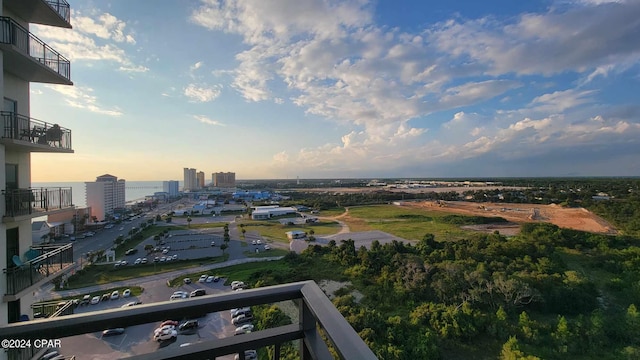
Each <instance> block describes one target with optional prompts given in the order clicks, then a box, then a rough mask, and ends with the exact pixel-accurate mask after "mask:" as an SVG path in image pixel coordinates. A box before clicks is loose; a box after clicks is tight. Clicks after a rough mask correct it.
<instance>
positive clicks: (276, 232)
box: [243, 221, 340, 243]
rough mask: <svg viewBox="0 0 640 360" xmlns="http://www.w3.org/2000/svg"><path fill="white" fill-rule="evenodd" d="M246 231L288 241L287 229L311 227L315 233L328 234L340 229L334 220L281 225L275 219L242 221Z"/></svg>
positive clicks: (308, 228) (307, 228)
mask: <svg viewBox="0 0 640 360" xmlns="http://www.w3.org/2000/svg"><path fill="white" fill-rule="evenodd" d="M243 224H244V228H245V229H246V230H247V231H257V232H259V233H260V235H262V236H265V237H268V238H269V239H271V240H274V241H279V242H285V243H288V242H289V239H287V234H285V233H286V232H287V231H293V230H301V231H306V232H307V233H309V230H311V229H313V231H314V233H315V235H316V236H317V235H330V234H335V233H337V232H338V231H340V224H338V223H337V222H335V221H321V222H318V223H315V224H305V225H282V224H280V223H279V222H275V221H248V222H244V223H243Z"/></svg>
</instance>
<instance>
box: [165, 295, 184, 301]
mask: <svg viewBox="0 0 640 360" xmlns="http://www.w3.org/2000/svg"><path fill="white" fill-rule="evenodd" d="M188 297H189V295H178V294H173V295H171V297H170V298H169V300H170V301H173V300H182V299H186V298H188Z"/></svg>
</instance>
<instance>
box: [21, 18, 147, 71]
mask: <svg viewBox="0 0 640 360" xmlns="http://www.w3.org/2000/svg"><path fill="white" fill-rule="evenodd" d="M72 19H73V29H63V28H56V27H51V26H42V25H36V24H34V25H32V31H33V32H34V33H35V34H36V35H37V36H38V37H39V38H41V39H42V40H44V41H46V42H47V43H48V44H49V45H50V46H51V47H52V48H54V49H55V50H56V51H58V52H59V53H60V54H62V55H63V56H65V57H66V58H68V59H69V60H71V61H72V62H73V61H88V62H92V61H108V62H113V63H115V64H118V65H119V66H118V68H117V69H118V70H120V71H124V72H129V73H144V72H147V71H149V68H148V67H146V66H143V65H139V64H136V63H135V62H134V61H133V60H132V59H131V57H130V56H129V55H128V54H127V52H126V51H125V49H123V48H122V47H121V45H125V46H132V45H135V44H136V41H135V38H134V36H133V34H132V33H131V32H130V31H127V28H126V26H127V24H126V23H125V22H124V21H122V20H119V19H117V18H116V17H115V16H113V15H111V14H109V13H98V12H90V13H89V14H83V13H81V12H79V11H76V10H72Z"/></svg>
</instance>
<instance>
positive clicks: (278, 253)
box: [242, 249, 289, 258]
mask: <svg viewBox="0 0 640 360" xmlns="http://www.w3.org/2000/svg"><path fill="white" fill-rule="evenodd" d="M288 253H289V250H284V249H271V250H260V252H259V253H256V252H255V250H254V251H245V252H243V253H242V254H243V255H244V256H246V257H250V258H263V257H274V256H285V255H287V254H288Z"/></svg>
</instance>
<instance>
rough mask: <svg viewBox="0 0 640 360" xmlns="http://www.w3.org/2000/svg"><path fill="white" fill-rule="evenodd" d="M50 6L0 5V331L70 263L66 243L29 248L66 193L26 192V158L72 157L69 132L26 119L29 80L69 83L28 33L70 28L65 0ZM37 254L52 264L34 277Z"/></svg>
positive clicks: (61, 64)
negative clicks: (37, 220) (35, 27)
mask: <svg viewBox="0 0 640 360" xmlns="http://www.w3.org/2000/svg"><path fill="white" fill-rule="evenodd" d="M50 4H52V2H51V1H45V0H37V1H24V0H2V1H1V4H0V6H2V14H1V15H2V16H0V23H1V24H0V66H2V77H0V89H1V90H0V91H1V92H2V94H0V98H2V99H3V107H2V112H1V113H0V119H1V121H2V127H0V134H1V135H0V136H1V137H0V153H1V154H2V159H3V161H4V166H3V167H2V168H1V170H0V172H2V175H1V176H0V179H2V182H1V183H0V190H2V193H3V196H2V199H3V201H4V206H2V207H0V218H1V219H2V221H0V246H2V251H1V252H2V256H0V269H2V276H0V294H1V295H2V299H0V326H2V325H4V324H7V323H12V322H17V321H20V320H21V319H25V318H31V315H32V311H31V304H32V303H33V293H34V291H35V289H37V288H38V287H39V286H40V285H42V284H44V283H45V282H47V281H49V280H51V279H52V278H54V277H55V276H59V275H62V274H64V273H65V272H66V271H69V270H71V268H72V265H73V246H72V245H70V244H69V245H64V246H57V247H54V246H51V247H47V248H46V249H45V248H42V247H36V246H32V245H33V243H32V228H31V220H32V219H33V218H34V217H40V216H43V215H48V214H51V213H55V212H57V211H60V210H62V209H71V208H73V205H72V204H73V201H72V198H71V188H40V189H33V188H31V153H36V152H47V153H73V150H72V149H71V130H69V129H66V128H64V127H61V126H60V125H58V124H52V123H49V122H46V121H41V120H37V119H33V118H31V113H30V112H31V110H30V108H31V104H30V95H29V88H30V83H31V82H35V83H50V84H58V85H73V83H72V82H71V77H70V75H71V68H70V67H71V63H70V62H69V60H67V59H66V58H65V57H64V56H63V55H61V54H59V53H58V52H57V51H56V50H55V49H53V48H52V47H51V46H49V45H47V44H45V43H44V42H43V41H42V40H40V39H38V38H37V37H36V36H35V35H33V34H32V33H31V32H30V31H29V29H30V23H37V24H41V25H48V26H56V27H61V28H68V29H70V28H71V23H70V8H69V4H68V3H67V2H66V1H64V0H60V1H56V2H55V4H56V5H55V6H52V5H50ZM45 120H46V119H45ZM43 254H47V255H51V256H54V257H51V259H54V258H55V259H56V261H55V264H53V265H52V266H50V267H47V268H46V271H37V270H35V267H34V266H38V265H41V267H40V269H44V266H46V265H42V264H41V263H38V261H40V260H38V259H40V258H39V257H38V256H40V255H43ZM37 257H38V258H37ZM47 258H48V256H47ZM30 260H33V262H32V263H27V262H28V261H30ZM25 264H26V266H25ZM34 270H35V271H34ZM8 356H12V357H13V356H15V355H14V354H11V355H8V354H7V352H6V351H5V350H2V351H0V359H6V358H7V357H8ZM21 358H22V357H21Z"/></svg>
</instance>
